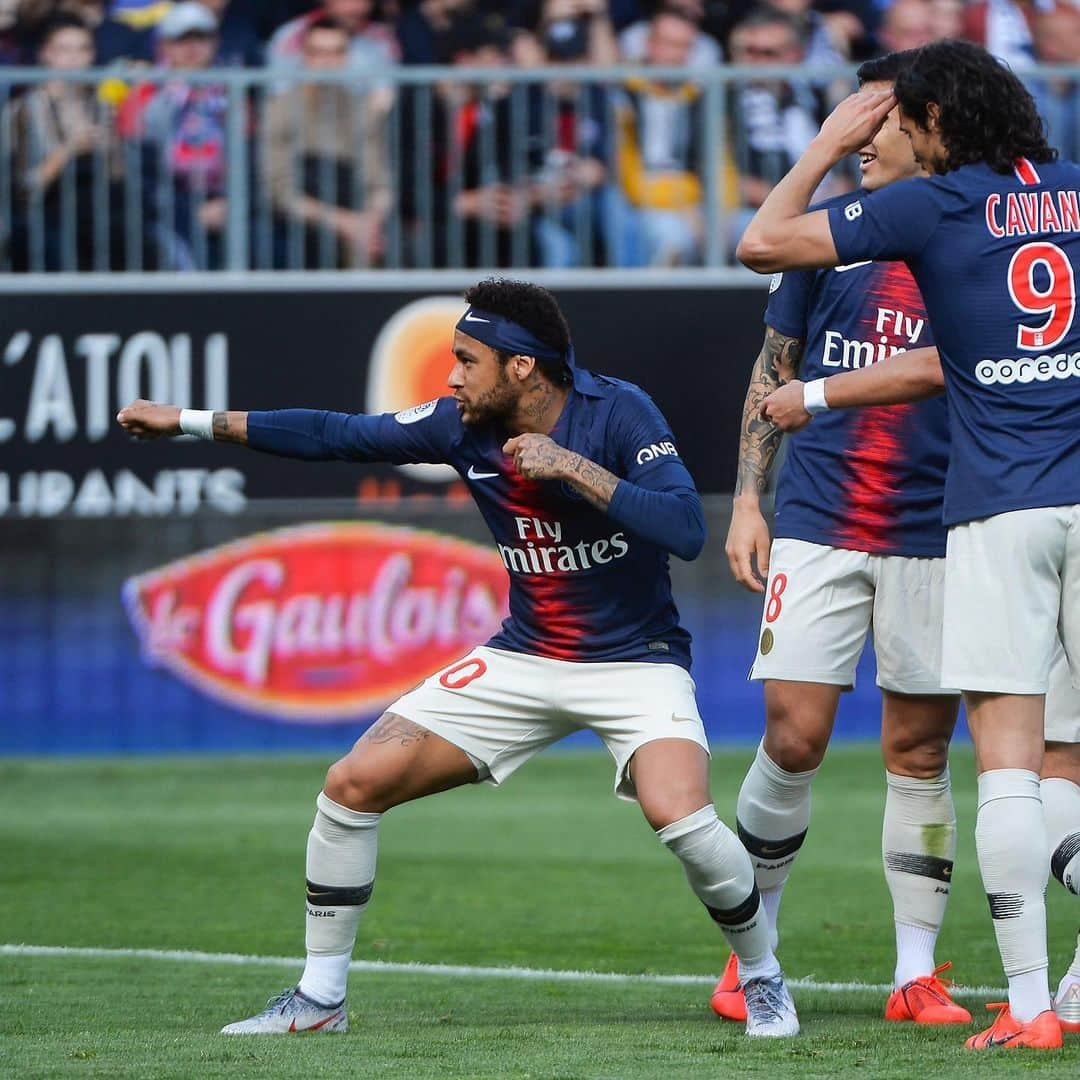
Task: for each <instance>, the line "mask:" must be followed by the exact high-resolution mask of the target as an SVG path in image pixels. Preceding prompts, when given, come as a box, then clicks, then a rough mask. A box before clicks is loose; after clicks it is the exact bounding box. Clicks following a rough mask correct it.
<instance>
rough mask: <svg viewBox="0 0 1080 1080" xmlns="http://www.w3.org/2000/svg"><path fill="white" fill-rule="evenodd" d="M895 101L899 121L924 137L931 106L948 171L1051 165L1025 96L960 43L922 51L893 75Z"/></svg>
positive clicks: (995, 63)
mask: <svg viewBox="0 0 1080 1080" xmlns="http://www.w3.org/2000/svg"><path fill="white" fill-rule="evenodd" d="M896 98H897V100H898V101H899V103H900V109H901V111H902V112H903V113H904V115H905V116H909V117H911V119H912V120H914V121H915V123H917V124H918V125H919V127H920V128H922V129H923V130H924V131H925V130H926V129H927V127H928V126H929V105H930V103H931V102H934V103H936V104H937V106H938V109H939V110H940V112H939V115H938V127H939V130H940V132H941V141H942V143H943V144H944V147H945V154H946V165H947V167H948V169H950V170H952V169H958V168H960V166H961V165H972V164H975V163H977V162H980V161H985V162H986V164H987V165H989V166H990V168H992V169H993V170H994V171H995V172H999V173H1006V174H1007V173H1011V172H1012V170H1013V166H1014V165H1015V163H1016V160H1017V158H1021V157H1026V158H1030V159H1031V160H1032V161H1035V162H1046V161H1056V160H1057V156H1058V152H1057V150H1055V149H1054V148H1053V147H1052V146H1050V145H1049V144H1048V143H1047V141H1046V132H1045V129H1044V126H1043V122H1042V119H1041V118H1040V116H1039V113H1038V110H1037V109H1036V107H1035V101H1034V99H1033V98H1032V96H1031V94H1030V93H1028V91H1027V89H1026V87H1025V86H1024V84H1023V83H1022V82H1021V81H1020V80H1019V79H1018V78H1017V77H1016V76H1015V75H1014V74H1013V73H1012V72H1011V71H1010V70H1009V68H1007V67H1006V66H1005V65H1004V64H1003V63H1001V62H1000V61H999V60H997V59H996V58H995V57H993V56H992V55H991V54H990V53H988V52H987V51H986V50H985V49H984V48H982V47H981V46H979V45H972V44H970V43H968V42H966V41H937V42H934V44H932V45H924V46H923V47H922V48H921V49H918V50H917V51H916V55H915V57H914V58H913V60H912V61H911V63H910V64H909V65H908V66H907V67H905V68H904V69H903V70H902V71H901V72H900V74H899V75H897V77H896Z"/></svg>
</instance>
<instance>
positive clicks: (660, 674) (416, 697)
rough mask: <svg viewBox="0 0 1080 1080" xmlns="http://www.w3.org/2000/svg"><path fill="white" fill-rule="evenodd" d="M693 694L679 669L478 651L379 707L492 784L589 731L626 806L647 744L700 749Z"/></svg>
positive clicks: (703, 742)
mask: <svg viewBox="0 0 1080 1080" xmlns="http://www.w3.org/2000/svg"><path fill="white" fill-rule="evenodd" d="M694 691H695V687H694V680H693V679H691V678H690V673H689V672H688V671H686V669H685V668H681V667H679V666H678V665H677V664H648V663H632V662H623V661H618V662H614V663H598V664H592V663H581V662H573V661H567V660H552V659H549V658H547V657H544V656H530V655H528V654H526V653H515V652H508V651H506V650H504V649H489V648H488V647H487V646H486V645H481V646H480V647H479V648H477V649H474V650H473V651H472V652H471V653H469V654H468V656H465V657H463V658H462V659H461V660H458V661H456V662H455V663H453V664H451V665H450V666H449V667H446V668H443V670H441V671H437V672H436V673H435V674H434V675H432V676H431V677H430V678H429V679H425V680H424V682H422V683H421V684H420V685H419V686H418V687H416V688H415V689H414V690H410V691H409V692H408V693H407V694H405V695H403V696H402V697H400V698H398V700H397V701H396V702H394V704H393V705H391V706H389V707H388V708H387V710H386V711H387V712H391V713H396V714H397V715H398V716H403V717H405V718H406V719H407V720H411V721H413V723H415V724H419V725H420V726H421V727H425V728H427V729H428V730H429V731H432V732H434V733H435V734H436V735H439V736H440V737H442V738H444V739H445V740H446V741H447V742H449V743H452V744H453V745H454V746H457V747H459V748H460V749H461V750H464V751H465V753H466V754H468V755H469V757H470V758H472V760H473V762H474V763H476V762H479V763H480V764H482V765H483V766H484V767H485V768H484V769H482V770H481V779H483V780H485V781H486V782H487V783H491V784H501V783H502V782H503V780H505V779H506V778H507V777H508V776H509V775H510V774H511V773H512V772H514V770H515V769H518V768H520V766H522V765H524V764H525V762H526V761H528V760H529V758H531V757H532V756H533V755H534V754H538V753H540V751H541V750H544V749H546V748H547V747H549V746H551V744H552V743H555V742H558V740H559V739H562V738H564V737H565V736H567V735H569V734H571V733H572V732H574V731H580V730H581V729H583V728H587V729H588V730H589V731H594V732H595V733H596V734H597V735H599V736H600V738H601V739H602V740H603V742H604V745H605V746H606V747H607V748H608V751H609V753H610V754H611V756H612V757H613V758H614V759H615V794H616V795H618V796H619V797H620V798H624V799H631V800H632V799H634V798H635V797H636V796H635V792H634V785H633V781H632V779H631V778H630V775H629V772H628V766H629V764H630V759H631V758H632V757H633V755H634V752H635V751H636V750H637V749H638V748H639V747H641V746H644V745H645V743H649V742H653V741H654V740H655V739H689V740H690V741H691V742H695V743H697V744H698V745H699V746H700V747H702V748H703V749H704V750H705V752H706V753H708V750H709V744H708V741H707V740H706V738H705V728H704V726H703V725H702V722H701V716H700V714H699V713H698V708H697V701H696V700H695V697H694Z"/></svg>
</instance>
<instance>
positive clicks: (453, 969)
mask: <svg viewBox="0 0 1080 1080" xmlns="http://www.w3.org/2000/svg"><path fill="white" fill-rule="evenodd" d="M0 956H70V957H84V958H87V959H106V960H112V959H116V960H123V959H128V960H171V961H174V962H176V963H181V964H234V965H240V966H248V967H291V968H300V967H302V966H303V963H304V961H303V959H302V958H297V957H293V956H245V955H243V954H242V953H208V952H195V951H189V950H186V949H95V948H80V947H76V946H68V945H0ZM349 970H350V971H366V972H370V973H372V974H377V975H448V976H451V977H453V978H458V979H525V980H534V981H541V982H593V983H648V984H650V985H659V986H712V985H713V984H714V983H715V982H716V977H715V976H713V975H658V974H657V975H634V974H630V973H627V972H618V971H562V970H552V969H546V968H526V967H481V966H473V965H470V964H403V963H395V962H392V961H389V960H354V961H353V962H352V963H351V964H350V965H349ZM788 985H789V986H790V987H791V988H792V989H794V990H813V991H815V992H816V993H821V994H850V993H856V992H858V991H863V990H865V991H872V992H874V993H878V994H887V993H889V992H890V991H891V990H892V985H891V984H889V983H861V982H818V980H817V979H814V978H808V979H789V980H788ZM953 992H954V994H955V995H956V996H957V997H1000V996H1001V995H1002V994H1004V993H1005V991H1004V990H999V989H998V988H997V987H993V986H956V987H954V988H953Z"/></svg>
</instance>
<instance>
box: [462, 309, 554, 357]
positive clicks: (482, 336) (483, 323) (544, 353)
mask: <svg viewBox="0 0 1080 1080" xmlns="http://www.w3.org/2000/svg"><path fill="white" fill-rule="evenodd" d="M455 329H457V330H460V331H461V332H462V333H463V334H468V335H469V337H471V338H476V340H477V341H482V342H483V343H484V344H485V345H490V346H491V348H493V349H498V350H499V352H504V353H507V354H509V355H510V356H535V357H536V359H537V360H551V361H559V360H562V361H563V362H564V363H565V364H566V366H567V367H568V368H570V370H571V371H573V369H574V346H573V345H570V346H569V347H568V348H567V350H566V352H565V353H563V352H560V351H559V350H558V349H553V348H552V347H551V346H550V345H546V344H544V342H542V341H541V340H540V339H539V338H538V337H537V336H536V335H535V334H533V333H532V332H531V331H529V330H526V329H525V327H524V326H522V325H521V324H520V323H516V322H514V321H513V320H512V319H505V318H503V316H502V315H495V314H493V313H492V312H490V311H484V310H483V309H481V308H475V307H471V308H469V310H468V311H466V312H465V314H464V315H462V316H461V318H460V319H459V320H458V324H457V327H456V328H455Z"/></svg>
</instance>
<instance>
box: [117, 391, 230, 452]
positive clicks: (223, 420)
mask: <svg viewBox="0 0 1080 1080" xmlns="http://www.w3.org/2000/svg"><path fill="white" fill-rule="evenodd" d="M181 411H182V410H181V409H179V408H177V407H176V406H175V405H159V404H158V403H157V402H154V401H146V400H145V399H143V398H139V399H138V400H137V401H133V402H132V403H131V404H130V405H127V406H125V407H124V408H123V409H121V410H120V412H119V413H117V416H116V419H117V422H118V423H119V424H120V426H121V427H122V428H123V429H124V430H125V431H127V432H129V433H130V434H132V435H134V436H135V438H137V439H160V438H161V437H162V436H163V435H183V434H184V432H183V430H182V429H181V427H180V413H181ZM247 417H248V414H247V413H246V412H215V413H214V414H213V417H212V419H211V431H212V432H213V436H214V441H215V442H235V443H247Z"/></svg>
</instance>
